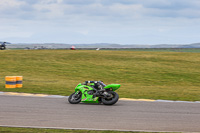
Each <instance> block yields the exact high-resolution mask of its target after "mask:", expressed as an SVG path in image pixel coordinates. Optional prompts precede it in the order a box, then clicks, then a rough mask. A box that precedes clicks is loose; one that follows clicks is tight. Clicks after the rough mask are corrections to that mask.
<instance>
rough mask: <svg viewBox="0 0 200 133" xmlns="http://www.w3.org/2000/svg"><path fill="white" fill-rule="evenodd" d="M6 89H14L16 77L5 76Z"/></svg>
mask: <svg viewBox="0 0 200 133" xmlns="http://www.w3.org/2000/svg"><path fill="white" fill-rule="evenodd" d="M5 80H6V86H5V87H6V88H16V77H15V76H6V77H5Z"/></svg>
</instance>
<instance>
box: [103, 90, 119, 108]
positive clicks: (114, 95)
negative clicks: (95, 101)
mask: <svg viewBox="0 0 200 133" xmlns="http://www.w3.org/2000/svg"><path fill="white" fill-rule="evenodd" d="M108 93H109V94H111V97H110V98H102V103H103V104H105V105H113V104H115V103H116V102H117V101H118V99H119V95H118V94H117V93H116V92H114V91H109V92H108Z"/></svg>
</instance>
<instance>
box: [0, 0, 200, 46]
mask: <svg viewBox="0 0 200 133" xmlns="http://www.w3.org/2000/svg"><path fill="white" fill-rule="evenodd" d="M0 31H1V32H0V41H8V42H11V43H67V44H77V43H79V44H80V43H118V44H189V43H197V42H200V0H0Z"/></svg>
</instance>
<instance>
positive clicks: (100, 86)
mask: <svg viewBox="0 0 200 133" xmlns="http://www.w3.org/2000/svg"><path fill="white" fill-rule="evenodd" d="M88 83H89V84H90V83H94V87H93V86H91V87H92V88H93V89H94V91H95V94H94V95H98V94H99V93H98V92H99V91H103V88H104V87H105V86H106V85H105V84H104V83H103V81H85V82H84V83H83V84H84V85H87V84H88Z"/></svg>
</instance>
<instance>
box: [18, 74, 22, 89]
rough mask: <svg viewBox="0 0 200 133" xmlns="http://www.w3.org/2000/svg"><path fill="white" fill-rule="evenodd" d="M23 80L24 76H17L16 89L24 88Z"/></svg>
mask: <svg viewBox="0 0 200 133" xmlns="http://www.w3.org/2000/svg"><path fill="white" fill-rule="evenodd" d="M22 80H23V77H22V76H16V87H17V88H22Z"/></svg>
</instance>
